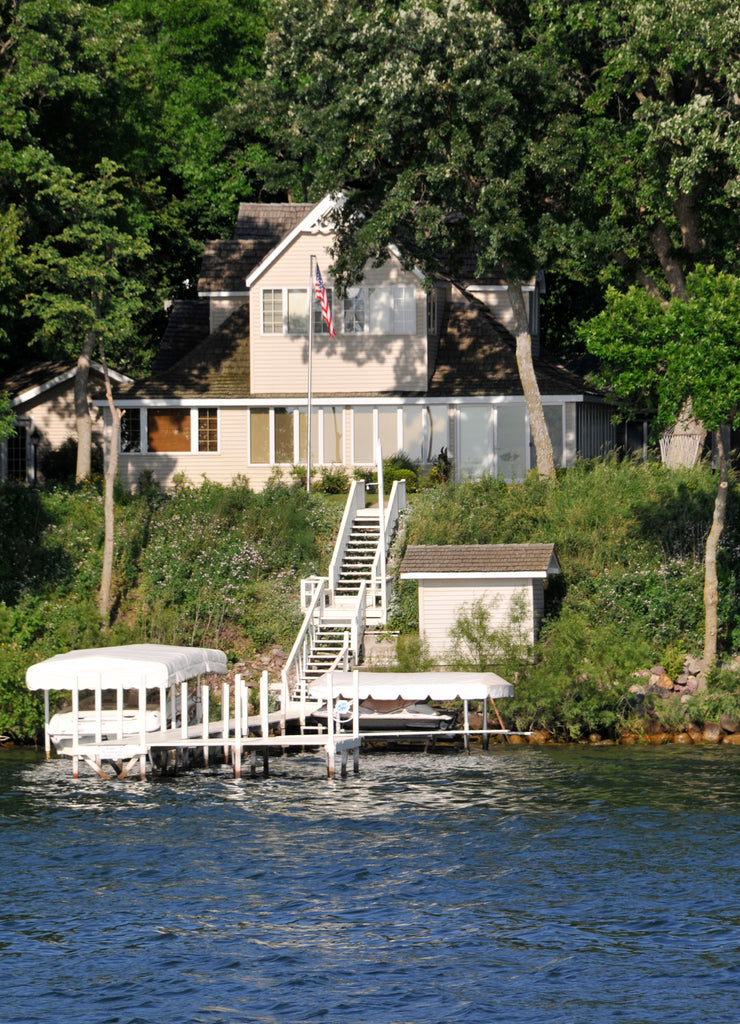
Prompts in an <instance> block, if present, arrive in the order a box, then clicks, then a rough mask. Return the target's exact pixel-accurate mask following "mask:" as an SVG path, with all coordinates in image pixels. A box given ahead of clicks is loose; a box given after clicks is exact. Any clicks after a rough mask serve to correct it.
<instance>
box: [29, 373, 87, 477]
mask: <svg viewBox="0 0 740 1024" xmlns="http://www.w3.org/2000/svg"><path fill="white" fill-rule="evenodd" d="M91 379H92V378H91ZM95 386H96V387H98V386H99V381H95ZM88 408H89V409H90V413H91V415H92V421H93V441H94V442H95V443H97V444H102V440H103V419H102V415H101V412H100V410H98V409H95V408H93V405H92V402H91V401H90V400H88ZM14 412H15V413H16V414H17V415H18V416H21V417H23V416H27V417H29V418H30V419H31V420H32V422H33V425H34V426H35V427H36V428H37V430H38V431H39V433H40V434H41V444H40V446H39V458H40V457H41V455H42V454H43V452H44V451H48V450H49V449H50V448H59V446H60V445H61V444H63V443H64V442H65V441H66V440H68V439H69V438H70V437H73V438H75V439H76V438H77V426H76V423H75V406H74V378H71V379H70V380H69V381H65V383H63V384H58V385H57V386H56V387H54V388H50V389H49V390H48V391H44V393H43V394H41V395H39V396H38V397H37V398H33V399H31V401H29V402H24V403H23V404H22V405H19V406H16V407H15V409H14Z"/></svg>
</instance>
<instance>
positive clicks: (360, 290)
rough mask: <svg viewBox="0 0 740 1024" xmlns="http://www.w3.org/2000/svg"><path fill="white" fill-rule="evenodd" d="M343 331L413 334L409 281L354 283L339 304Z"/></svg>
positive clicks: (412, 291) (413, 305) (413, 303)
mask: <svg viewBox="0 0 740 1024" xmlns="http://www.w3.org/2000/svg"><path fill="white" fill-rule="evenodd" d="M342 314H343V325H342V326H343V330H344V333H345V334H415V333H416V291H415V289H414V287H413V285H383V286H377V287H376V286H365V285H356V286H355V287H353V288H349V289H348V290H347V295H346V296H345V298H344V302H343V305H342Z"/></svg>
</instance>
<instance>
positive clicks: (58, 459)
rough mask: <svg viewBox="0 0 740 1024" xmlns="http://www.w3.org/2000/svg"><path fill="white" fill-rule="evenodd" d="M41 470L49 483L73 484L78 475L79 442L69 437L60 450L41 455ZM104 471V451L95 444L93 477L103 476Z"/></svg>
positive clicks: (92, 455)
mask: <svg viewBox="0 0 740 1024" xmlns="http://www.w3.org/2000/svg"><path fill="white" fill-rule="evenodd" d="M39 470H40V472H41V474H42V476H43V478H44V479H45V480H46V482H47V483H49V482H57V483H72V484H73V483H74V479H75V474H76V473H77V442H76V441H75V440H74V438H71V437H68V438H67V440H66V441H63V442H62V444H60V446H59V447H58V448H50V449H49V450H48V451H45V452H42V453H41V454H39ZM103 471H104V470H103V449H102V448H101V447H100V445H98V444H93V446H92V449H91V452H90V472H91V474H92V475H93V476H102V475H103Z"/></svg>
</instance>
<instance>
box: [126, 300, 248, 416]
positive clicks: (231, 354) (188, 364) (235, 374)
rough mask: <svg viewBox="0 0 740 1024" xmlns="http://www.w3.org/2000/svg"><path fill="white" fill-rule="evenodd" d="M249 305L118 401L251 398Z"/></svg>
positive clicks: (127, 390)
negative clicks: (249, 396)
mask: <svg viewBox="0 0 740 1024" xmlns="http://www.w3.org/2000/svg"><path fill="white" fill-rule="evenodd" d="M249 392H250V387H249V303H247V302H245V303H244V305H243V306H240V307H239V309H237V310H236V312H234V313H232V315H231V316H230V317H229V318H228V319H227V320H225V321H224V322H223V324H222V325H221V326H220V327H219V328H218V330H216V331H214V332H213V333H212V334H209V335H207V336H206V337H205V338H203V339H202V340H201V341H200V342H199V343H198V344H197V345H195V347H194V348H193V349H191V350H190V351H189V352H188V353H187V354H186V355H184V356H183V357H182V358H181V359H179V360H178V361H177V362H175V363H174V364H172V365H171V366H169V367H168V368H167V369H166V370H164V371H163V372H162V373H159V374H158V375H157V376H156V377H152V378H151V379H149V380H146V381H142V382H141V383H140V384H135V385H133V387H130V388H126V389H119V390H118V394H117V398H118V399H119V400H126V399H145V398H199V397H204V396H205V397H208V398H216V399H218V398H244V397H246V396H248V395H249Z"/></svg>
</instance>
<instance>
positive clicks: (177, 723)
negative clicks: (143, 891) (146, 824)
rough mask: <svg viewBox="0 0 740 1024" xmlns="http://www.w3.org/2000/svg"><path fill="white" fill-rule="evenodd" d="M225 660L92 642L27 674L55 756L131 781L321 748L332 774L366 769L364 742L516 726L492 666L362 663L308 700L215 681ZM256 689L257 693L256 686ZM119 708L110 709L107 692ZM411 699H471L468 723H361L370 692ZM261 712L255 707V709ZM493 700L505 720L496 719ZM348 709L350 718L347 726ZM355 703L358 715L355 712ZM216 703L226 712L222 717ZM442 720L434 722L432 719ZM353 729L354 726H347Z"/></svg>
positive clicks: (266, 684) (335, 674) (467, 735)
mask: <svg viewBox="0 0 740 1024" xmlns="http://www.w3.org/2000/svg"><path fill="white" fill-rule="evenodd" d="M225 672H226V659H225V657H224V655H223V654H222V653H221V652H220V651H214V650H210V649H201V648H170V647H164V646H161V645H146V644H143V645H132V646H131V647H124V648H107V649H102V650H100V649H99V650H93V651H73V652H69V653H68V654H64V655H57V656H56V657H55V658H51V659H49V660H48V661H46V662H42V663H40V664H39V665H35V666H32V667H31V668H30V669H29V670H28V673H27V685H28V686H29V688H30V689H39V690H43V692H44V707H45V735H46V751H47V756H51V748H52V745H54V747H55V748H56V749H57V751H58V752H61V753H63V754H65V755H66V756H69V757H70V758H71V761H72V775H73V778H78V777H79V771H80V764H81V763H83V764H85V765H87V766H88V767H89V768H90V769H92V771H94V772H95V773H96V774H97V775H98V776H99V777H101V778H104V779H113V778H117V779H124V778H126V777H127V776H129V775H131V774H138V776H139V777H140V778H141V779H144V778H145V777H146V773H147V768H149V769H150V770H162V771H164V770H167V769H169V768H170V767H173V766H175V767H177V766H194V765H195V764H196V762H197V763H201V764H204V765H208V764H209V762H210V761H211V760H216V759H218V760H223V761H225V762H227V763H230V764H231V765H232V766H233V772H234V777H235V778H240V777H241V775H242V765H243V761H244V757H245V755H247V756H248V758H249V765H250V772H251V774H255V773H256V771H257V767H258V765H259V762H260V759H261V761H262V770H263V773H265V774H267V773H268V772H269V758H270V755H271V754H272V753H285V752H288V751H290V750H294V751H301V750H307V749H319V750H323V751H324V755H325V759H326V770H327V775H328V776H330V777H331V776H334V775H335V774H336V772H337V770H339V772H340V773H341V774H342V775H345V774H346V773H347V770H348V764H349V755H350V753H351V754H352V765H353V769H354V771H355V772H356V771H358V770H359V757H360V749H361V746H362V744H363V742H368V741H372V742H374V743H375V742H416V743H424V744H427V745H428V744H432V743H435V742H436V741H437V740H440V739H444V740H451V739H458V740H459V739H462V741H463V743H464V745H465V747H466V748H467V747H468V746H469V743H470V740H471V737H473V736H479V737H480V739H481V742H482V743H483V745H484V746H487V745H488V742H489V739H490V738H491V737H492V736H496V735H499V736H500V735H511V733H510V732H509V730H507V729H505V728H504V727H503V723H502V722H501V719H500V717H499V716H498V710H497V709H496V705H495V698H497V697H508V696H511V695H512V693H513V687H512V686H511V684H509V683H507V682H506V681H505V680H503V679H501V678H500V677H499V676H496V675H495V674H493V673H454V672H453V673H410V674H409V673H371V672H362V671H360V670H359V669H353V670H352V671H332V672H328V673H327V674H326V675H325V676H323V677H322V678H321V679H320V680H318V681H317V682H315V683H313V684H312V685H311V687H310V688H308V689H307V691H306V692H305V693H304V694H303V696H302V699H301V700H295V699H291V698H290V695H289V693H288V690H287V686H286V685H285V683H284V682H282V683H280V684H277V685H274V686H272V685H271V684H270V681H269V678H268V673H267V672H263V673H262V676H261V678H260V681H259V684H258V686H256V687H255V686H250V685H248V683H247V682H246V681H245V680H244V678H243V677H242V676H240V675H237V676H236V677H235V679H234V685H233V688H232V686H231V685H230V683H229V682H227V681H221V682H220V685H219V682H218V680H217V679H216V682H215V685H212V682H211V680H212V678H213V677H214V676H215V675H216V674H222V675H223V674H225ZM59 689H64V690H69V691H70V693H71V699H72V709H71V711H69V712H65V713H63V714H57V715H55V716H53V717H52V718H50V716H49V693H50V691H51V690H59ZM156 690H158V691H159V702H158V703H155V704H154V705H152V704H151V703H148V694H147V691H149V692H151V691H156ZM255 690H256V691H257V692H256V694H253V691H255ZM86 691H92V692H93V694H94V707H93V708H92V709H90V710H83V709H81V708H80V693H82V692H86ZM106 691H107V692H108V706H107V707H105V708H104V694H105V693H106ZM130 691H135V693H134V694H133V696H134V698H136V697H138V700H134V704H135V708H136V710H134V711H127V712H126V714H127V715H128V717H127V718H126V719H125V718H124V706H127V705H125V700H126V693H127V692H129V693H130ZM398 696H403V697H406V698H410V699H412V700H437V701H440V700H445V701H449V700H453V699H455V698H459V699H461V700H462V705H463V726H462V728H444V729H443V728H440V729H435V728H426V727H423V728H419V727H416V728H408V727H404V726H403V725H402V724H399V727H398V728H395V723H393V726H392V727H390V728H385V727H383V728H374V729H373V730H372V731H371V732H370V731H363V729H362V728H361V719H360V706H361V702H362V701H363V700H365V699H367V698H368V697H373V698H375V699H383V698H385V699H388V698H396V697H398ZM470 700H474V701H477V702H479V703H481V704H482V708H483V715H482V724H483V728H482V729H471V728H470V721H469V714H468V705H469V702H470ZM320 706H323V707H324V708H325V709H331V713H329V714H327V715H326V718H325V722H326V724H325V726H323V727H322V726H321V725H316V724H313V725H311V724H309V720H310V717H311V712H312V711H313V710H315V709H316V708H318V707H320ZM255 707H256V708H257V709H258V713H257V714H254V713H250V710H251V709H253V708H255ZM489 708H493V709H494V710H495V712H496V716H497V717H498V723H499V726H500V728H493V727H491V726H489ZM340 709H343V710H344V711H345V719H344V721H343V722H342V723H341V724H340ZM347 709H350V713H351V719H350V718H349V717H348V716H347V714H346V712H347ZM214 710H218V712H219V713H218V714H216V715H214V714H213V712H214ZM431 721H432V722H433V721H434V719H433V718H432V719H431ZM342 726H343V727H342Z"/></svg>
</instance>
